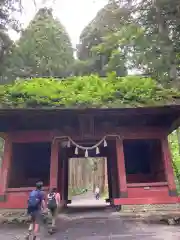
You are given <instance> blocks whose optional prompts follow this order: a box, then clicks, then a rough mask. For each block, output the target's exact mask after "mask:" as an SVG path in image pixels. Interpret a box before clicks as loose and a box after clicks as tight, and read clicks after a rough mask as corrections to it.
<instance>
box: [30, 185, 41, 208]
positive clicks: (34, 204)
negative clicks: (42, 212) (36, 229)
mask: <svg viewBox="0 0 180 240" xmlns="http://www.w3.org/2000/svg"><path fill="white" fill-rule="evenodd" d="M40 203H41V196H40V191H37V190H33V191H32V192H31V193H30V194H29V199H28V209H38V207H39V205H40Z"/></svg>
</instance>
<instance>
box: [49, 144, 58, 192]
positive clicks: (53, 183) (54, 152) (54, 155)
mask: <svg viewBox="0 0 180 240" xmlns="http://www.w3.org/2000/svg"><path fill="white" fill-rule="evenodd" d="M58 155H59V143H58V141H57V140H55V141H53V142H52V144H51V165H50V188H53V187H55V188H57V187H58Z"/></svg>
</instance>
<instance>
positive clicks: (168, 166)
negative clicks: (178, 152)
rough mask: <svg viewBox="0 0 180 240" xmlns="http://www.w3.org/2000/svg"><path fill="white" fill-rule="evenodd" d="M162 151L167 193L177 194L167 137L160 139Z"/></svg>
mask: <svg viewBox="0 0 180 240" xmlns="http://www.w3.org/2000/svg"><path fill="white" fill-rule="evenodd" d="M162 152H163V160H164V167H165V173H166V180H167V182H168V186H169V195H170V196H177V191H176V184H175V177H174V171H173V166H172V157H171V152H170V149H169V143H168V139H167V138H163V139H162Z"/></svg>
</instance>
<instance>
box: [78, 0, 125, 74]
mask: <svg viewBox="0 0 180 240" xmlns="http://www.w3.org/2000/svg"><path fill="white" fill-rule="evenodd" d="M128 17H129V14H128V11H126V9H121V8H119V5H118V4H117V3H116V2H114V1H111V2H110V3H108V4H107V5H106V6H105V7H104V8H103V9H101V10H100V11H99V12H98V13H97V15H96V17H95V18H94V19H93V20H92V21H91V22H90V23H89V24H88V26H87V27H85V29H84V30H83V31H82V33H81V35H80V44H79V45H78V47H77V56H78V58H79V60H81V61H86V62H87V63H88V64H87V65H88V66H87V67H88V70H89V72H90V73H91V72H97V73H99V74H100V75H104V74H106V72H107V71H116V72H117V74H118V75H119V76H124V75H126V67H125V62H124V57H123V55H121V53H120V52H118V49H114V46H113V48H110V47H109V48H108V49H106V51H104V52H103V53H101V52H99V51H96V46H98V45H99V44H101V43H103V42H104V37H105V36H106V35H107V34H112V33H113V32H115V31H116V30H117V29H119V28H120V26H121V24H122V23H123V22H124V21H126V20H127V19H128Z"/></svg>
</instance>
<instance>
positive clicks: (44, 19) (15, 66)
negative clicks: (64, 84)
mask: <svg viewBox="0 0 180 240" xmlns="http://www.w3.org/2000/svg"><path fill="white" fill-rule="evenodd" d="M73 60H74V59H73V49H72V46H71V42H70V39H69V36H68V34H67V32H66V30H65V28H64V27H63V25H62V24H61V23H60V22H59V21H58V20H56V19H54V17H53V15H52V9H47V8H43V9H40V10H39V11H38V13H37V14H36V16H35V18H34V19H33V20H32V21H31V23H30V24H29V26H28V27H27V29H25V31H24V32H22V34H21V37H20V39H19V41H18V42H16V43H15V44H14V47H13V49H12V52H11V53H10V55H9V56H8V58H7V61H6V66H7V67H6V68H7V71H6V75H7V76H8V77H9V78H10V79H14V78H16V77H29V76H58V77H64V76H66V74H67V69H68V67H69V65H71V64H72V63H73Z"/></svg>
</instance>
